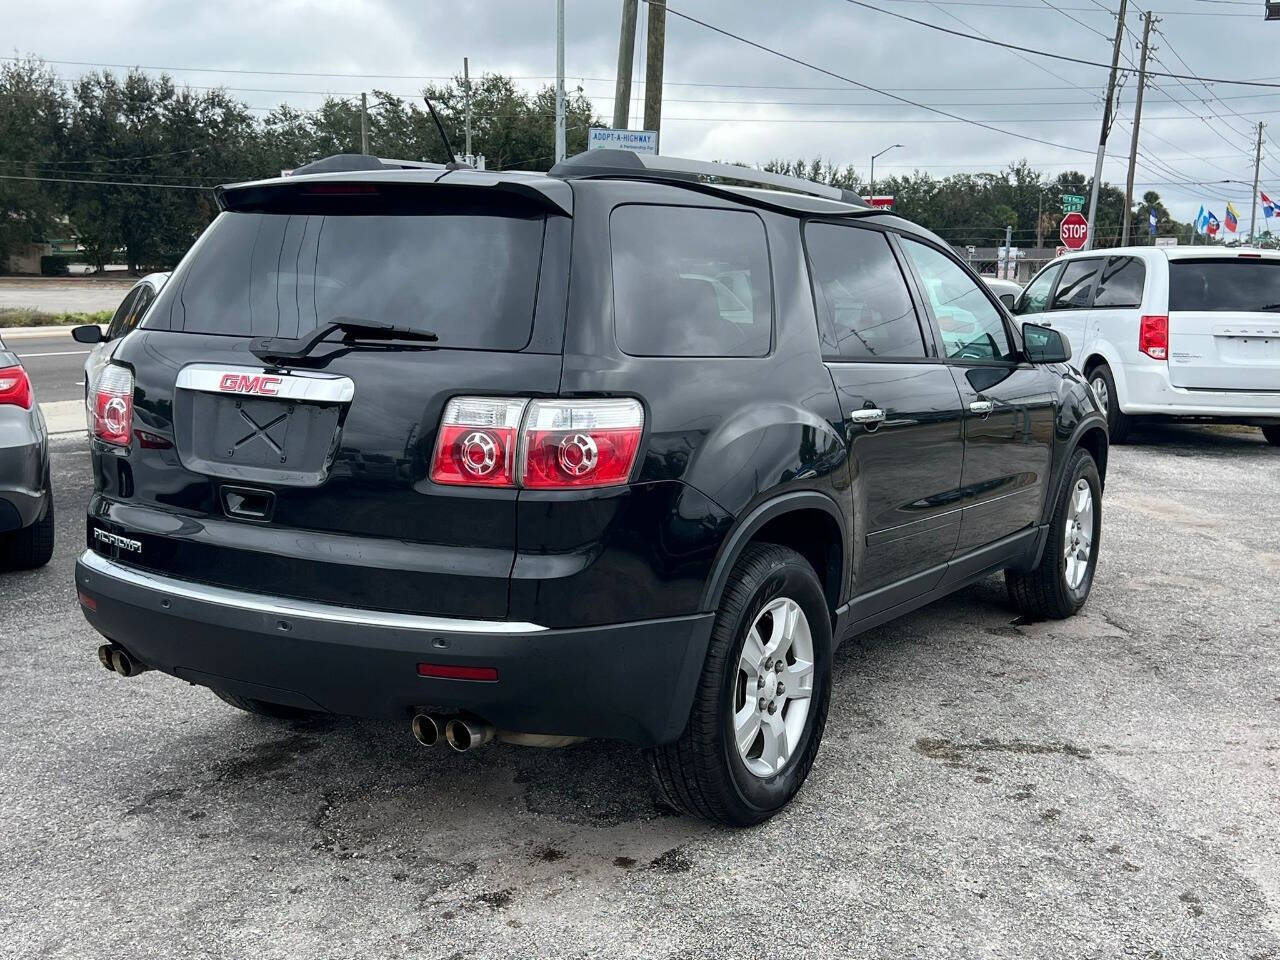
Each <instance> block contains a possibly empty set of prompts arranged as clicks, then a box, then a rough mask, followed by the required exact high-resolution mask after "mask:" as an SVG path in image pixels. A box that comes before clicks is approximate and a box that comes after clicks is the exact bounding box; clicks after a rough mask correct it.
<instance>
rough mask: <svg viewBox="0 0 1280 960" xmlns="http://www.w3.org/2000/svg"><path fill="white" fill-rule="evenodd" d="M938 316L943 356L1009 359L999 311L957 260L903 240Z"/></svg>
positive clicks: (914, 242)
mask: <svg viewBox="0 0 1280 960" xmlns="http://www.w3.org/2000/svg"><path fill="white" fill-rule="evenodd" d="M902 246H903V249H905V250H906V251H907V255H908V256H910V257H911V262H912V263H914V264H915V267H916V270H917V271H918V272H919V274H920V280H921V282H922V283H923V284H924V290H925V294H926V295H927V296H928V297H929V303H930V305H932V307H933V315H934V316H935V317H937V319H938V329H939V331H940V332H941V333H942V345H943V347H945V348H946V352H947V356H948V357H952V358H954V359H957V360H1012V359H1014V356H1013V349H1012V347H1011V346H1010V345H1009V333H1008V331H1007V330H1005V326H1004V320H1003V319H1002V317H1001V314H1000V310H999V309H998V308H997V307H996V305H995V304H993V303H992V302H991V301H990V300H989V299H988V298H987V295H986V292H985V291H984V290H982V289H981V287H980V285H979V283H978V282H976V281H975V280H973V279H972V278H971V277H970V276H969V274H967V273H965V271H964V270H963V269H962V268H961V267H960V265H959V264H958V263H956V262H955V261H954V260H952V259H951V258H950V257H948V256H946V255H945V254H942V253H939V252H938V251H937V250H934V249H933V248H932V247H927V246H925V245H924V244H923V243H918V242H916V241H915V240H907V239H905V238H904V239H903V241H902Z"/></svg>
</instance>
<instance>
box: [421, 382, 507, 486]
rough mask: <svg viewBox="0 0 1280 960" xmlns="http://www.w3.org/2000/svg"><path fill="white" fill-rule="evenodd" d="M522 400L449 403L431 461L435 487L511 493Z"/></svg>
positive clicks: (457, 399) (468, 399)
mask: <svg viewBox="0 0 1280 960" xmlns="http://www.w3.org/2000/svg"><path fill="white" fill-rule="evenodd" d="M528 402H529V401H527V400H508V399H501V398H487V397H454V398H453V399H452V400H450V401H449V403H448V405H447V406H446V407H445V408H444V416H443V417H441V418H440V433H439V434H438V435H437V436H436V450H435V454H434V455H433V456H432V458H431V479H432V480H433V481H435V482H436V483H449V484H462V485H467V486H477V487H514V486H515V484H516V440H517V438H518V436H519V433H520V418H521V416H522V415H523V414H524V408H525V405H526V404H527V403H528Z"/></svg>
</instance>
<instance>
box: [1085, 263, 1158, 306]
mask: <svg viewBox="0 0 1280 960" xmlns="http://www.w3.org/2000/svg"><path fill="white" fill-rule="evenodd" d="M1146 282H1147V267H1146V264H1144V263H1143V262H1142V261H1141V260H1139V259H1138V258H1137V257H1112V258H1111V259H1109V260H1108V261H1107V265H1106V266H1105V267H1103V269H1102V275H1101V276H1100V277H1098V289H1097V290H1096V291H1095V292H1094V294H1093V305H1094V306H1095V307H1111V308H1116V307H1140V306H1142V290H1143V287H1145V286H1146Z"/></svg>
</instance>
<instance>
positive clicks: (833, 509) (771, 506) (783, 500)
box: [700, 490, 849, 611]
mask: <svg viewBox="0 0 1280 960" xmlns="http://www.w3.org/2000/svg"><path fill="white" fill-rule="evenodd" d="M797 510H821V511H823V512H824V513H827V514H828V515H830V516H831V517H832V519H834V520H835V522H836V524H837V526H839V528H840V542H841V545H842V548H844V549H843V550H842V552H843V553H846V554H847V552H848V551H847V545H848V543H849V531H848V528H847V525H846V523H845V518H844V515H843V514H842V513H841V512H840V507H839V505H838V504H837V503H836V501H835V500H833V499H832V498H831V497H830V496H828V495H827V494H825V493H821V492H819V491H817V490H793V491H790V492H788V493H782V494H778V495H777V496H773V497H770V498H769V499H768V500H765V501H764V502H763V503H760V504H757V505H756V506H755V507H753V508H752V509H751V510H749V511H747V512H746V513H745V514H744V515H743V516H742V517H741V518H739V520H738V521H737V522H736V523H735V524H734V526H733V527H732V528H731V529H730V531H729V535H728V536H726V537H725V539H724V542H723V543H722V544H721V545H720V549H719V551H718V552H717V553H716V558H715V561H714V562H713V563H712V565H711V573H710V575H709V576H708V577H707V583H706V587H705V589H704V590H703V594H702V603H701V605H700V609H701V610H704V611H710V610H715V609H716V608H717V607H718V606H719V605H720V595H721V594H722V593H723V592H724V588H725V584H726V583H727V582H728V580H729V574H730V572H731V571H732V570H733V567H734V564H736V563H737V562H738V557H740V556H741V555H742V551H743V549H745V547H746V546H747V544H748V543H750V542H751V538H752V537H753V536H755V534H756V533H758V532H759V531H760V530H761V529H762V528H763V527H764V525H765V524H766V523H768V522H769V521H770V520H773V519H775V518H777V517H780V516H782V515H784V514H787V513H793V512H795V511H797ZM842 570H844V572H843V573H842V575H841V583H840V596H839V602H843V601H844V599H845V597H844V592H845V591H844V585H845V582H846V581H847V580H848V575H847V569H845V563H844V562H842Z"/></svg>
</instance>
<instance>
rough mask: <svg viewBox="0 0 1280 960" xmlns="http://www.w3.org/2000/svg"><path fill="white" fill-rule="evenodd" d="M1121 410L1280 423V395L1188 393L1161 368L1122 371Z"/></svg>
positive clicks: (1131, 368)
mask: <svg viewBox="0 0 1280 960" xmlns="http://www.w3.org/2000/svg"><path fill="white" fill-rule="evenodd" d="M1124 373H1125V383H1124V386H1123V387H1122V388H1121V391H1120V409H1121V410H1123V411H1124V412H1125V413H1129V414H1164V415H1165V416H1171V417H1217V418H1221V419H1224V420H1254V419H1257V420H1277V421H1280V392H1275V393H1259V392H1244V391H1239V392H1237V391H1234V390H1188V389H1186V388H1184V387H1175V386H1173V385H1172V384H1171V383H1170V382H1169V372H1168V370H1167V369H1165V367H1164V365H1163V364H1161V365H1159V366H1155V365H1150V366H1148V365H1146V364H1143V365H1142V366H1140V367H1126V368H1125V371H1124Z"/></svg>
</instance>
